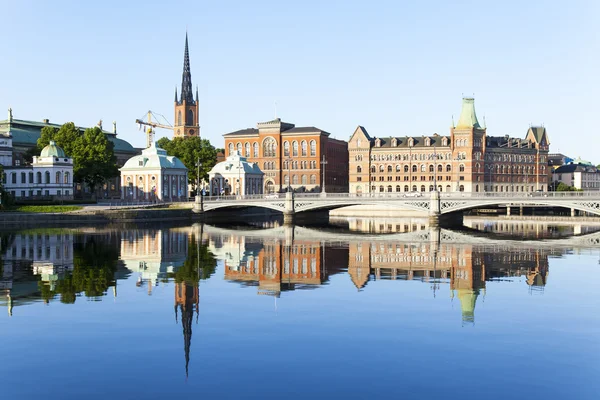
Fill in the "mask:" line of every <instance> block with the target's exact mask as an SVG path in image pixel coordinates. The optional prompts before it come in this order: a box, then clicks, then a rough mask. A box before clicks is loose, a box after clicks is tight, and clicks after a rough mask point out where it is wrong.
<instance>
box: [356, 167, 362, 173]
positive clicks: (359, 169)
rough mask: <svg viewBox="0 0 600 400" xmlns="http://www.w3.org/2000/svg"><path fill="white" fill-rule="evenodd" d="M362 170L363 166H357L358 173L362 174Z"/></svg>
mask: <svg viewBox="0 0 600 400" xmlns="http://www.w3.org/2000/svg"><path fill="white" fill-rule="evenodd" d="M361 172H362V168H361V167H360V165H359V166H357V167H356V173H357V174H360V173H361Z"/></svg>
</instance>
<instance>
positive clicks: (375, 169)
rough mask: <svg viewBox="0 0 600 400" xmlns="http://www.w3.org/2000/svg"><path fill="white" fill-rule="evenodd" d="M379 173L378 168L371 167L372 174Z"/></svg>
mask: <svg viewBox="0 0 600 400" xmlns="http://www.w3.org/2000/svg"><path fill="white" fill-rule="evenodd" d="M375 172H377V167H375V166H374V165H373V166H372V167H371V173H373V174H374V173H375Z"/></svg>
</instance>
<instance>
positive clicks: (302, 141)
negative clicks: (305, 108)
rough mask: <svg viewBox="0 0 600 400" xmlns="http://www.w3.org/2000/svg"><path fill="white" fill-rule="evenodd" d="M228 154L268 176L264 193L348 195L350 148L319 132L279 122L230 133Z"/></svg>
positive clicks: (227, 141)
mask: <svg viewBox="0 0 600 400" xmlns="http://www.w3.org/2000/svg"><path fill="white" fill-rule="evenodd" d="M223 136H224V137H225V152H226V155H227V156H231V155H233V154H235V152H238V153H240V154H242V155H243V156H244V157H245V158H246V159H247V160H248V161H249V162H254V163H257V164H258V165H259V167H260V168H261V170H262V171H263V172H264V173H265V176H264V183H263V192H264V193H276V192H283V191H286V190H287V189H288V188H291V189H292V190H294V191H297V192H347V191H348V147H347V146H348V144H347V143H346V142H345V141H342V140H337V139H333V138H331V137H330V133H329V132H325V131H324V130H321V129H319V128H315V127H313V126H311V127H296V126H295V125H294V124H290V123H287V122H282V121H281V119H280V118H276V119H274V120H272V121H268V122H261V123H258V124H257V126H256V128H248V129H242V130H239V131H235V132H231V133H227V134H225V135H223Z"/></svg>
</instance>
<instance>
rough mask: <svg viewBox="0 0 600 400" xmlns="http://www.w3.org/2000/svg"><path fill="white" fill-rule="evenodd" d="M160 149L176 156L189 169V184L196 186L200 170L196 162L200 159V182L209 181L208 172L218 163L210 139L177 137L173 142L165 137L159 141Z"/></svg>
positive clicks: (215, 151)
mask: <svg viewBox="0 0 600 400" xmlns="http://www.w3.org/2000/svg"><path fill="white" fill-rule="evenodd" d="M157 143H158V147H160V148H163V149H165V150H166V151H167V154H168V155H170V156H175V157H177V158H179V159H180V160H181V162H182V163H183V164H184V165H185V166H186V168H187V169H188V178H189V183H191V184H192V185H194V186H195V185H196V179H197V172H198V168H197V167H196V162H197V161H198V159H200V163H202V166H201V167H200V180H202V179H204V180H208V172H209V171H210V170H211V169H212V167H214V166H215V163H216V162H217V150H216V149H215V147H214V146H213V145H212V144H211V143H210V141H209V140H208V139H201V138H199V137H177V138H174V139H173V140H170V139H169V138H166V137H163V138H160V139H159V140H158V142H157Z"/></svg>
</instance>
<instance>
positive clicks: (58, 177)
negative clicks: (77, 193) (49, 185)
mask: <svg viewBox="0 0 600 400" xmlns="http://www.w3.org/2000/svg"><path fill="white" fill-rule="evenodd" d="M55 180H56V183H60V171H56V177H55Z"/></svg>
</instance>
